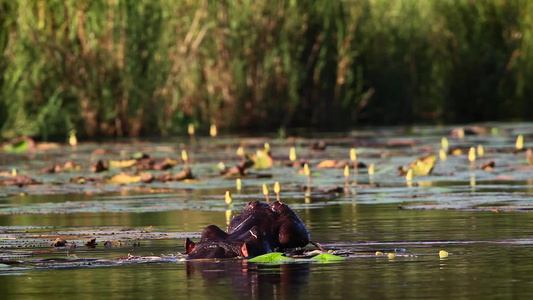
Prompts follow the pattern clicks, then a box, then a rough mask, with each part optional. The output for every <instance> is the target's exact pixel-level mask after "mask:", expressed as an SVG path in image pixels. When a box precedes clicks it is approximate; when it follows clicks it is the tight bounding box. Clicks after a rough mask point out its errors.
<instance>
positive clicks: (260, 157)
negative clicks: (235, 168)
mask: <svg viewBox="0 0 533 300" xmlns="http://www.w3.org/2000/svg"><path fill="white" fill-rule="evenodd" d="M250 159H251V160H252V161H253V162H254V164H253V166H252V168H254V169H256V170H264V169H270V168H271V167H272V165H273V164H274V160H273V159H272V157H270V155H268V153H267V152H265V151H264V150H257V151H256V153H255V155H252V156H251V157H250Z"/></svg>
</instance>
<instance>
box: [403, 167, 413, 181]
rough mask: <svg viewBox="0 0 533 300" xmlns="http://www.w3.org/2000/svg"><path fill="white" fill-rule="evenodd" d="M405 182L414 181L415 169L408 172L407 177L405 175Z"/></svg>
mask: <svg viewBox="0 0 533 300" xmlns="http://www.w3.org/2000/svg"><path fill="white" fill-rule="evenodd" d="M405 180H407V181H413V169H409V171H407V175H405Z"/></svg>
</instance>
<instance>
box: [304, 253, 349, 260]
mask: <svg viewBox="0 0 533 300" xmlns="http://www.w3.org/2000/svg"><path fill="white" fill-rule="evenodd" d="M311 259H312V260H317V261H320V262H333V261H341V260H346V258H344V257H341V256H337V255H333V254H329V253H322V254H318V255H315V256H313V257H311Z"/></svg>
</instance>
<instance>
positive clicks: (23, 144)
mask: <svg viewBox="0 0 533 300" xmlns="http://www.w3.org/2000/svg"><path fill="white" fill-rule="evenodd" d="M29 148H30V142H28V141H27V140H23V141H20V142H18V143H13V144H8V145H5V146H4V151H5V152H11V153H17V152H25V151H28V150H29Z"/></svg>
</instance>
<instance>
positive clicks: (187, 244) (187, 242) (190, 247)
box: [185, 238, 196, 254]
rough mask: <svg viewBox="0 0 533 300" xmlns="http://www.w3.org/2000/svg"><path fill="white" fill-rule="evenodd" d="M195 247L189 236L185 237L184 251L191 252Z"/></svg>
mask: <svg viewBox="0 0 533 300" xmlns="http://www.w3.org/2000/svg"><path fill="white" fill-rule="evenodd" d="M195 248H196V244H195V243H194V242H193V241H191V240H189V238H187V239H186V240H185V253H187V254H191V253H192V252H193V251H194V249H195Z"/></svg>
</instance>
